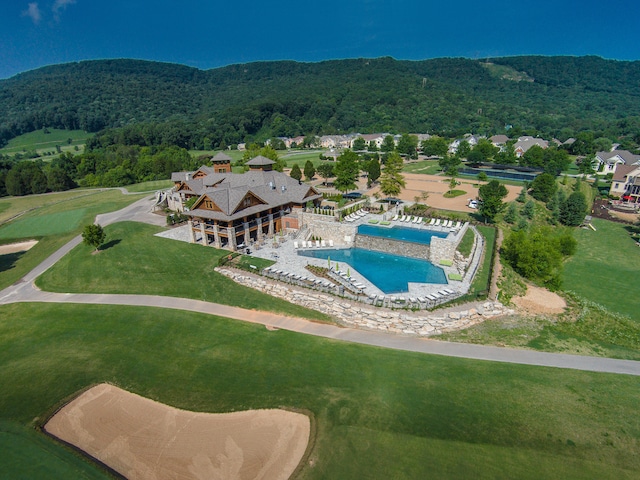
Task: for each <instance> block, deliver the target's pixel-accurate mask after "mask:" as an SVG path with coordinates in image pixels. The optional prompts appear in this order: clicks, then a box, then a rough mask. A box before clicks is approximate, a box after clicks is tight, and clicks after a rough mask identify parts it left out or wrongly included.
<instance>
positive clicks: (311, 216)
mask: <svg viewBox="0 0 640 480" xmlns="http://www.w3.org/2000/svg"><path fill="white" fill-rule="evenodd" d="M300 219H301V223H300V224H301V225H306V226H307V227H308V228H309V232H311V235H314V236H316V237H320V238H321V239H323V240H333V241H334V242H335V243H336V244H343V243H344V237H350V238H351V240H352V241H353V237H354V236H355V234H356V227H355V226H354V225H353V224H351V223H346V222H338V221H337V220H336V219H335V217H332V216H328V215H318V214H315V213H309V212H301V213H300ZM302 240H304V239H302Z"/></svg>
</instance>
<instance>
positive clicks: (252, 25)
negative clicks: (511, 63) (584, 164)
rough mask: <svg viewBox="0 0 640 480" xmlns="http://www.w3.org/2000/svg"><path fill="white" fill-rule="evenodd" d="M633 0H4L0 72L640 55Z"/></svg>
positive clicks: (638, 14) (638, 13) (638, 5)
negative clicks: (112, 62) (121, 64)
mask: <svg viewBox="0 0 640 480" xmlns="http://www.w3.org/2000/svg"><path fill="white" fill-rule="evenodd" d="M639 18H640V2H638V1H637V0H609V1H607V2H601V1H598V2H596V1H594V0H583V1H577V0H576V1H567V0H536V1H533V0H527V1H518V0H487V1H484V2H472V1H470V0H440V1H437V2H436V1H432V0H422V1H411V0H395V1H390V0H323V1H317V0H308V1H306V2H305V1H300V0H297V1H292V0H280V1H273V2H265V1H262V2H256V1H252V0H231V1H225V2H221V1H203V0H179V1H178V0H155V1H151V0H33V1H29V0H2V1H1V2H0V78H7V77H10V76H12V75H15V74H17V73H20V72H23V71H26V70H31V69H34V68H38V67H41V66H44V65H50V64H55V63H66V62H72V61H78V60H87V59H103V58H140V59H147V60H158V61H167V62H174V63H182V64H186V65H191V66H194V67H198V68H202V69H208V68H214V67H219V66H224V65H229V64H233V63H246V62H252V61H258V60H299V61H320V60H328V59H335V58H356V57H381V56H391V57H394V58H397V59H408V60H419V59H426V58H434V57H469V58H482V57H487V56H509V55H528V54H536V55H599V56H602V57H605V58H612V59H620V60H640V41H639V40H638V22H639V20H638V19H639Z"/></svg>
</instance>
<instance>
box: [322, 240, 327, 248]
mask: <svg viewBox="0 0 640 480" xmlns="http://www.w3.org/2000/svg"><path fill="white" fill-rule="evenodd" d="M320 246H321V247H323V248H324V247H326V246H327V242H325V241H324V240H320Z"/></svg>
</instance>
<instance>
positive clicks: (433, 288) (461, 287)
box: [159, 214, 481, 297]
mask: <svg viewBox="0 0 640 480" xmlns="http://www.w3.org/2000/svg"><path fill="white" fill-rule="evenodd" d="M371 219H375V220H382V219H383V216H382V215H378V214H368V215H366V216H365V217H362V218H360V219H358V220H356V221H354V222H351V225H353V226H354V227H357V226H358V225H366V224H369V220H371ZM395 225H397V226H403V227H408V228H416V229H423V230H434V231H440V232H445V231H449V229H445V228H442V227H434V226H432V225H427V224H425V223H422V224H414V223H411V222H408V223H407V222H399V221H391V225H388V226H387V227H392V226H395ZM449 235H450V236H455V235H462V231H458V232H457V233H455V232H449ZM159 236H162V237H166V238H172V239H175V240H182V241H187V242H188V241H189V232H188V227H178V228H175V229H172V230H169V231H167V232H162V233H161V234H159ZM276 238H277V240H278V241H277V243H273V242H265V244H264V245H263V246H262V247H260V248H259V249H255V248H251V254H250V255H252V256H254V257H259V258H264V259H268V260H273V261H275V262H276V264H275V265H274V266H273V268H277V269H279V270H282V271H283V272H288V273H292V274H294V275H300V276H304V277H311V278H316V277H315V276H314V275H313V274H312V273H311V272H310V271H309V270H307V269H306V268H305V267H306V266H307V265H316V266H319V267H325V268H326V267H327V266H328V262H327V260H325V259H320V258H311V257H303V256H301V255H298V251H303V250H327V251H331V250H336V249H344V248H351V247H352V246H353V242H349V243H346V242H343V243H335V242H334V246H333V247H328V246H327V247H315V246H314V247H310V248H309V247H307V248H301V247H300V245H301V240H302V239H297V240H295V241H296V242H297V243H298V246H299V248H297V249H296V248H294V239H293V237H292V236H290V235H285V236H284V237H276ZM448 238H450V237H448ZM314 245H315V242H314ZM480 258H481V255H474V257H473V259H472V261H471V265H469V269H474V268H475V267H476V266H477V264H478V262H479V261H480ZM332 263H334V262H333V261H332ZM340 264H341V265H340V270H342V271H346V270H347V267H348V268H349V270H350V272H349V273H350V274H351V278H352V280H353V282H356V283H361V284H363V285H365V289H364V293H365V294H366V295H372V294H375V295H384V296H386V297H389V296H396V297H425V296H426V295H432V294H434V293H436V292H438V291H440V290H442V289H443V288H448V289H450V290H453V291H454V292H455V294H454V296H459V295H463V294H465V293H467V292H468V291H469V287H470V280H472V279H471V278H466V277H465V279H464V280H463V281H461V282H460V281H451V280H449V281H448V282H449V283H448V284H432V283H412V282H410V283H409V284H408V286H409V290H408V291H407V292H398V293H391V294H386V293H384V292H382V291H381V290H380V289H379V288H378V287H376V286H375V285H374V284H373V283H371V282H370V281H369V280H368V279H367V278H366V277H365V276H363V275H362V274H360V272H358V271H357V270H356V269H355V268H353V266H351V265H348V264H346V263H345V262H340ZM437 266H438V267H440V268H442V269H443V270H444V272H445V275H448V274H449V273H457V270H456V269H455V268H454V267H447V266H442V265H437ZM334 283H335V282H334Z"/></svg>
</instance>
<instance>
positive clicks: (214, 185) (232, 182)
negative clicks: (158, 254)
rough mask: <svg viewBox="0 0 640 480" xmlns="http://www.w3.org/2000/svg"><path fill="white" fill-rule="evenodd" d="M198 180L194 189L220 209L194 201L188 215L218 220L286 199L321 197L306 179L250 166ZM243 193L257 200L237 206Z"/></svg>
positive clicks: (284, 202) (298, 201) (301, 200)
mask: <svg viewBox="0 0 640 480" xmlns="http://www.w3.org/2000/svg"><path fill="white" fill-rule="evenodd" d="M199 180H201V181H202V184H201V188H200V190H199V191H196V192H195V193H196V194H197V195H200V196H203V195H206V197H208V198H209V199H210V200H211V201H213V202H214V203H215V204H216V205H217V206H218V208H219V209H220V210H221V211H220V212H213V211H210V210H204V209H200V208H197V206H198V205H199V204H200V203H201V202H200V201H198V202H197V203H196V205H194V208H193V209H192V210H191V211H190V212H189V215H193V216H196V217H203V218H211V219H218V220H227V221H228V220H235V219H236V218H241V217H244V216H247V215H252V214H254V213H259V212H261V211H264V210H268V209H269V208H273V207H278V206H285V205H288V204H290V203H295V204H299V205H301V204H304V203H306V202H307V201H309V200H315V199H318V198H320V197H321V195H320V194H319V193H318V191H317V190H315V189H314V188H313V187H311V186H309V185H308V184H306V183H302V182H298V181H297V180H295V179H293V178H291V177H290V176H288V175H286V174H284V173H282V172H277V171H267V172H265V171H262V170H250V171H248V172H245V173H213V174H211V175H208V176H207V177H205V178H202V179H197V180H194V182H197V181H199ZM247 195H253V196H254V197H256V198H257V199H258V200H260V201H261V202H264V203H262V204H260V205H252V206H250V207H246V208H240V209H239V207H240V206H241V205H240V203H241V202H242V200H243V199H244V198H245V197H246V196H247Z"/></svg>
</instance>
